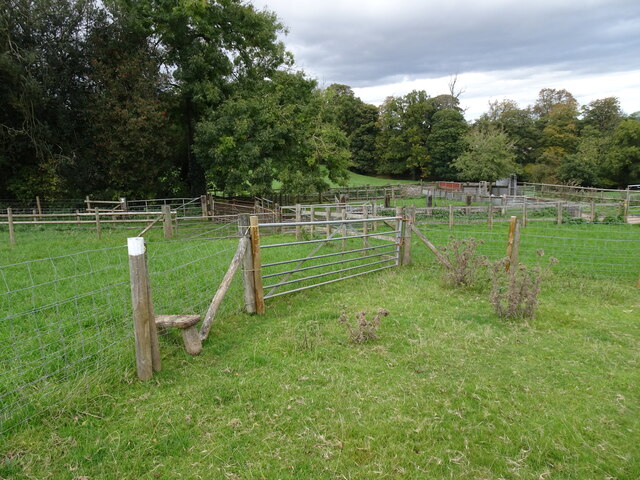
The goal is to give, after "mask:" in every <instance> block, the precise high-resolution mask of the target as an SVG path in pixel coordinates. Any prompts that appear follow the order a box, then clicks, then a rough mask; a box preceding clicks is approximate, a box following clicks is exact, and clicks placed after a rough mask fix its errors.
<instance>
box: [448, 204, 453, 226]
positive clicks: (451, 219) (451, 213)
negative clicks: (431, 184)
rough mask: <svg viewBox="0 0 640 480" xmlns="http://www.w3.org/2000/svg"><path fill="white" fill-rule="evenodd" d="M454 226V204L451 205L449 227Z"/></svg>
mask: <svg viewBox="0 0 640 480" xmlns="http://www.w3.org/2000/svg"><path fill="white" fill-rule="evenodd" d="M452 228H453V205H449V229H452Z"/></svg>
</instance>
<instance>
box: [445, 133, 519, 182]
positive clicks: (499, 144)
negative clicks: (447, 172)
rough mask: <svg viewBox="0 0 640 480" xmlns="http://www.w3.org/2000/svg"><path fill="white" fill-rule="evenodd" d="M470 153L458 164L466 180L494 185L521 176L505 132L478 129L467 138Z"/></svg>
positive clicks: (461, 156)
mask: <svg viewBox="0 0 640 480" xmlns="http://www.w3.org/2000/svg"><path fill="white" fill-rule="evenodd" d="M465 143H466V150H465V152H464V153H463V154H462V155H460V156H459V157H458V158H457V159H456V160H455V161H454V162H453V165H454V167H455V168H456V169H457V170H458V171H459V172H460V173H459V177H460V179H462V180H474V181H478V180H480V181H487V182H490V183H493V182H495V181H496V180H499V179H501V178H504V177H506V176H508V175H511V174H512V173H518V171H519V167H518V165H517V164H516V163H515V154H514V153H513V144H512V143H511V142H510V141H509V137H508V136H507V134H506V133H505V132H502V131H500V130H495V129H492V128H489V129H478V128H474V129H472V130H470V131H469V132H468V133H467V134H466V135H465Z"/></svg>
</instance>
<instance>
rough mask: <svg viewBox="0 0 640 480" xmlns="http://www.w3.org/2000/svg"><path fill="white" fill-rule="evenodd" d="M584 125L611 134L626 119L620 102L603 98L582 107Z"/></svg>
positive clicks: (611, 98)
mask: <svg viewBox="0 0 640 480" xmlns="http://www.w3.org/2000/svg"><path fill="white" fill-rule="evenodd" d="M581 110H582V123H583V124H584V125H585V126H590V127H593V128H595V129H597V130H598V131H599V132H602V133H606V134H611V133H613V130H614V129H615V128H616V126H617V125H618V123H620V122H621V121H622V119H623V118H624V114H623V112H622V108H620V101H619V100H618V99H617V98H616V97H607V98H601V99H598V100H594V101H592V102H589V104H588V105H583V106H582V109H581Z"/></svg>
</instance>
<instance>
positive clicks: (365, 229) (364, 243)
mask: <svg viewBox="0 0 640 480" xmlns="http://www.w3.org/2000/svg"><path fill="white" fill-rule="evenodd" d="M362 208H363V210H362V219H363V220H364V222H362V234H363V235H364V237H362V247H363V248H369V237H368V235H369V222H368V221H367V219H368V218H369V206H368V205H364V206H363V207H362ZM365 253H366V252H363V255H364V254H365Z"/></svg>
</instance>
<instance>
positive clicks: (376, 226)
mask: <svg viewBox="0 0 640 480" xmlns="http://www.w3.org/2000/svg"><path fill="white" fill-rule="evenodd" d="M373 218H378V204H377V203H376V201H375V200H374V201H373ZM373 231H374V232H376V231H378V222H373Z"/></svg>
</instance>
